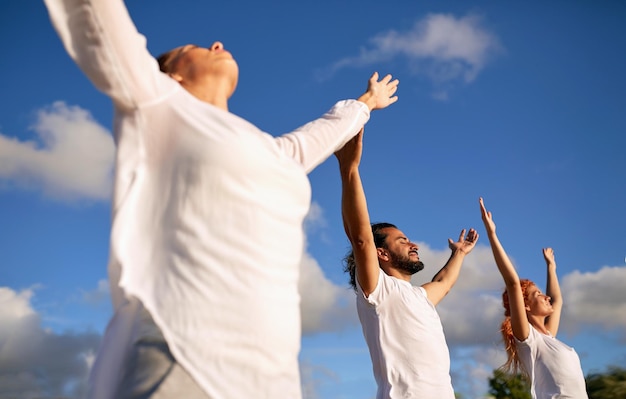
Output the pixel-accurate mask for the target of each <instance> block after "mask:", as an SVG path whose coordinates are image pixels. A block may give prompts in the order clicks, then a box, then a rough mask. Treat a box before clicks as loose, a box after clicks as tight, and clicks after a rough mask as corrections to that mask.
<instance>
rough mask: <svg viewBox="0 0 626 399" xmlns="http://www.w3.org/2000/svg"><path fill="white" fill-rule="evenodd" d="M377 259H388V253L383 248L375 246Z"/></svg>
mask: <svg viewBox="0 0 626 399" xmlns="http://www.w3.org/2000/svg"><path fill="white" fill-rule="evenodd" d="M376 252H377V254H378V259H379V260H381V261H385V262H387V261H388V260H389V253H388V252H387V250H386V249H385V248H376Z"/></svg>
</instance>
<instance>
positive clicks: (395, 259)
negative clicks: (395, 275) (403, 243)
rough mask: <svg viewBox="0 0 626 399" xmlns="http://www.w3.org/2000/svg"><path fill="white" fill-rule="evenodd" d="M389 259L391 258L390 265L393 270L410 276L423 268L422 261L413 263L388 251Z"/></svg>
mask: <svg viewBox="0 0 626 399" xmlns="http://www.w3.org/2000/svg"><path fill="white" fill-rule="evenodd" d="M389 257H390V258H391V262H392V265H393V267H394V268H395V269H398V270H402V271H405V272H407V273H409V274H410V275H413V274H415V273H417V272H419V271H420V270H422V269H423V268H424V264H423V263H422V261H419V260H418V261H417V262H414V261H412V260H410V259H409V257H408V256H402V255H398V254H396V253H394V252H391V251H389Z"/></svg>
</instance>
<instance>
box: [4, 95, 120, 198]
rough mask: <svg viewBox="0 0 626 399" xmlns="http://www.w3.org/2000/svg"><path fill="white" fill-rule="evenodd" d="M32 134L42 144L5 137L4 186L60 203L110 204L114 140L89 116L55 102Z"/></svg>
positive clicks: (40, 114)
mask: <svg viewBox="0 0 626 399" xmlns="http://www.w3.org/2000/svg"><path fill="white" fill-rule="evenodd" d="M31 129H32V130H33V131H34V132H35V133H36V134H37V141H19V140H17V139H14V138H9V137H6V136H4V135H0V180H5V181H8V182H12V183H15V184H17V185H20V186H26V187H34V188H36V189H40V190H42V191H43V192H44V193H45V194H46V195H48V196H51V197H53V198H56V199H64V200H75V199H81V198H87V199H96V200H108V199H109V197H110V193H111V187H112V169H113V160H114V156H115V154H114V153H115V149H114V144H113V139H112V137H111V134H110V133H109V132H108V131H107V130H106V129H105V128H104V127H102V126H101V125H99V124H98V123H97V122H95V121H94V120H93V118H92V117H91V115H90V114H89V112H88V111H86V110H83V109H81V108H80V107H77V106H68V105H66V104H65V103H63V102H55V103H54V104H52V106H50V107H49V108H45V109H41V110H39V111H38V112H37V115H36V120H35V123H34V124H33V126H32V127H31Z"/></svg>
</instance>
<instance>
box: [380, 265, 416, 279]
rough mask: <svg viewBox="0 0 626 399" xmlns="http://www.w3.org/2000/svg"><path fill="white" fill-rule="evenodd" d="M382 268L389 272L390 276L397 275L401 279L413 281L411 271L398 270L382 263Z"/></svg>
mask: <svg viewBox="0 0 626 399" xmlns="http://www.w3.org/2000/svg"><path fill="white" fill-rule="evenodd" d="M381 269H383V271H384V272H385V273H387V275H388V276H391V277H395V278H397V279H399V280H404V281H408V282H411V274H409V273H406V272H404V271H402V270H398V269H396V268H395V267H392V266H390V265H381Z"/></svg>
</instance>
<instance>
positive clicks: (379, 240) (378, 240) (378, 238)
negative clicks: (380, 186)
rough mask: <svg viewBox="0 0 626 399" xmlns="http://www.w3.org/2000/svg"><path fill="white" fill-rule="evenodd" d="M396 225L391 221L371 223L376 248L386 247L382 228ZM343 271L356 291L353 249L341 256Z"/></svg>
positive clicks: (385, 235)
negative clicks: (347, 274)
mask: <svg viewBox="0 0 626 399" xmlns="http://www.w3.org/2000/svg"><path fill="white" fill-rule="evenodd" d="M387 228H394V229H397V227H396V226H395V225H393V224H391V223H384V222H383V223H372V234H374V245H376V248H385V249H387V242H386V241H385V240H386V239H387V234H385V233H383V230H384V229H387ZM343 271H344V272H347V273H349V274H350V285H351V286H352V289H354V290H355V291H356V262H355V261H354V251H353V250H352V249H350V252H348V254H347V255H346V256H345V257H344V258H343Z"/></svg>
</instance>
